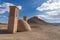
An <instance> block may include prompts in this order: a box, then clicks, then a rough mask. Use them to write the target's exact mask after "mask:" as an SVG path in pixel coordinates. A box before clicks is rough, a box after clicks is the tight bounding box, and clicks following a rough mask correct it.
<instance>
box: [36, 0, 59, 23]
mask: <svg viewBox="0 0 60 40" xmlns="http://www.w3.org/2000/svg"><path fill="white" fill-rule="evenodd" d="M36 10H38V11H42V12H45V14H42V15H37V16H38V17H43V18H45V19H49V20H54V21H56V20H57V21H58V20H60V0H48V1H47V2H45V3H43V4H42V5H41V6H39V7H38V8H36ZM57 21H56V22H57Z"/></svg>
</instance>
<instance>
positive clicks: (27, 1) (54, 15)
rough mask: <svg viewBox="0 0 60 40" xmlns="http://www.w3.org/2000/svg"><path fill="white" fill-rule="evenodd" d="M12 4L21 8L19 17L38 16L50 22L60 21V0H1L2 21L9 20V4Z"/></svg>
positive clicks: (0, 15) (0, 12) (0, 21)
mask: <svg viewBox="0 0 60 40" xmlns="http://www.w3.org/2000/svg"><path fill="white" fill-rule="evenodd" d="M57 3H58V4H57ZM12 5H16V6H17V7H18V8H19V14H18V17H19V19H22V18H23V16H28V18H30V17H33V16H37V17H39V18H40V19H42V20H45V21H47V22H50V23H60V19H59V18H60V12H59V9H60V0H0V23H7V22H8V15H9V6H12ZM49 5H50V6H49ZM55 6H56V7H55Z"/></svg>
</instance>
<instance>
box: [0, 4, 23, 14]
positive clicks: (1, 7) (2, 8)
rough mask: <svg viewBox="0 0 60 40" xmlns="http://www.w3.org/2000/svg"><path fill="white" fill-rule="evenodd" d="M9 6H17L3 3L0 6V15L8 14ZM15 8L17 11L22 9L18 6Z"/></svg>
mask: <svg viewBox="0 0 60 40" xmlns="http://www.w3.org/2000/svg"><path fill="white" fill-rule="evenodd" d="M9 6H17V5H14V4H12V3H3V4H1V5H0V14H3V13H5V12H6V11H7V12H9ZM17 7H18V8H19V10H21V9H22V7H21V6H19V5H18V6H17Z"/></svg>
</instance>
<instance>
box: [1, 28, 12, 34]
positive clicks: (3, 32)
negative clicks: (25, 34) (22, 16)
mask: <svg viewBox="0 0 60 40" xmlns="http://www.w3.org/2000/svg"><path fill="white" fill-rule="evenodd" d="M0 34H11V33H9V32H8V30H6V29H2V30H0Z"/></svg>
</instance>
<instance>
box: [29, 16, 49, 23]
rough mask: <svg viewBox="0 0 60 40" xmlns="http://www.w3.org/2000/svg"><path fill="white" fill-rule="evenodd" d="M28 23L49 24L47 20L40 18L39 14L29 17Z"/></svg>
mask: <svg viewBox="0 0 60 40" xmlns="http://www.w3.org/2000/svg"><path fill="white" fill-rule="evenodd" d="M28 23H29V24H48V23H47V22H45V21H44V20H42V19H40V18H38V17H37V16H34V17H32V18H30V19H28Z"/></svg>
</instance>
